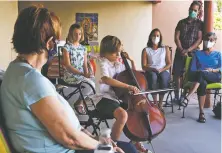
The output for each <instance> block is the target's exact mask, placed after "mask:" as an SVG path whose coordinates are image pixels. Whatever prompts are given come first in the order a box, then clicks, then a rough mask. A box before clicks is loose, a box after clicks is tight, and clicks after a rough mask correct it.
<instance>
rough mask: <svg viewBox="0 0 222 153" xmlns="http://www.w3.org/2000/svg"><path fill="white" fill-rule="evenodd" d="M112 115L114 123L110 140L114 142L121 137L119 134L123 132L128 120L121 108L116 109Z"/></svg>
mask: <svg viewBox="0 0 222 153" xmlns="http://www.w3.org/2000/svg"><path fill="white" fill-rule="evenodd" d="M113 115H114V117H115V119H116V121H115V123H114V124H113V128H112V134H111V138H112V139H113V140H114V141H117V140H119V138H120V135H121V133H122V131H123V128H124V126H125V124H126V121H127V119H128V115H127V112H126V111H125V110H124V109H123V108H121V107H118V108H117V109H116V110H115V111H114V112H113Z"/></svg>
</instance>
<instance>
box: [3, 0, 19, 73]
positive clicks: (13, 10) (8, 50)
mask: <svg viewBox="0 0 222 153" xmlns="http://www.w3.org/2000/svg"><path fill="white" fill-rule="evenodd" d="M0 6H1V9H0V34H1V35H0V44H1V49H0V55H1V56H0V68H2V69H6V68H7V66H8V64H9V62H10V61H11V60H12V59H14V57H15V52H14V51H13V50H12V44H11V38H12V34H13V28H14V24H15V20H16V18H17V15H18V2H17V1H11V2H7V1H0Z"/></svg>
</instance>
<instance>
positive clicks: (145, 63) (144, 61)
mask: <svg viewBox="0 0 222 153" xmlns="http://www.w3.org/2000/svg"><path fill="white" fill-rule="evenodd" d="M141 58H142V69H143V70H144V71H154V68H152V67H150V66H149V64H148V58H147V53H146V49H145V48H144V49H143V52H142V57H141Z"/></svg>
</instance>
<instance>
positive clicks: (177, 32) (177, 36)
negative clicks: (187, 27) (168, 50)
mask: <svg viewBox="0 0 222 153" xmlns="http://www.w3.org/2000/svg"><path fill="white" fill-rule="evenodd" d="M181 29H183V26H182V21H179V22H178V23H177V26H176V29H175V33H174V42H175V44H176V46H177V49H178V50H179V52H180V53H182V51H183V49H184V48H183V47H182V44H181V41H180V30H181Z"/></svg>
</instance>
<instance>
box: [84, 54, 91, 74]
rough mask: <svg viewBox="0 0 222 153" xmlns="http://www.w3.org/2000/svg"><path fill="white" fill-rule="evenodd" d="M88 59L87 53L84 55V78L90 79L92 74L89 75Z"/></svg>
mask: <svg viewBox="0 0 222 153" xmlns="http://www.w3.org/2000/svg"><path fill="white" fill-rule="evenodd" d="M87 62H88V58H87V52H86V53H85V54H84V63H83V69H84V76H85V77H87V78H89V77H90V74H89V70H88V64H87Z"/></svg>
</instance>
